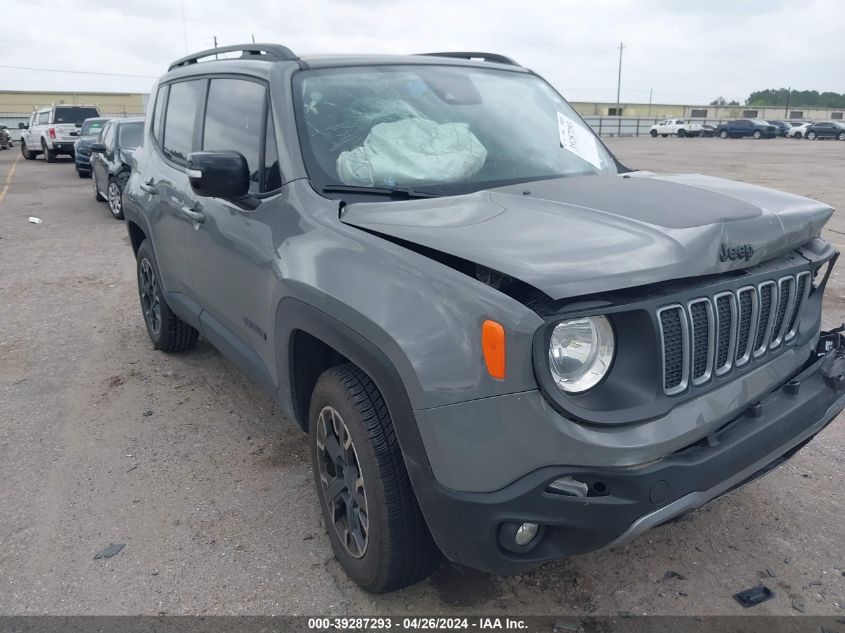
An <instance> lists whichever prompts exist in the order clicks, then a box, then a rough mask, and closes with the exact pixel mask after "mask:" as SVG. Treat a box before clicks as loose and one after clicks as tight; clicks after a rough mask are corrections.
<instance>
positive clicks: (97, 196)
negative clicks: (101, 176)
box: [91, 169, 106, 202]
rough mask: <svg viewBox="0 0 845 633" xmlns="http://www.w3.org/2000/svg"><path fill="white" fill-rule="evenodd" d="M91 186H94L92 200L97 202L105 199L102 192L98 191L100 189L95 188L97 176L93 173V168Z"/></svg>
mask: <svg viewBox="0 0 845 633" xmlns="http://www.w3.org/2000/svg"><path fill="white" fill-rule="evenodd" d="M91 186H93V187H94V200H96V201H97V202H105V201H106V199H105V198H104V197H103V194H101V193H100V190H99V189H98V188H97V177H96V176H95V175H94V170H93V169H92V170H91Z"/></svg>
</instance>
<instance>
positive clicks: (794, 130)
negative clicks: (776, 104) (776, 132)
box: [786, 122, 812, 138]
mask: <svg viewBox="0 0 845 633" xmlns="http://www.w3.org/2000/svg"><path fill="white" fill-rule="evenodd" d="M810 125H812V124H811V123H802V122H795V123H793V124H792V127H791V128H789V132H787V133H786V135H787V136H788V137H789V138H804V137H805V136H807V128H808V127H810Z"/></svg>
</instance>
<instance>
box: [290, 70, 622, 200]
mask: <svg viewBox="0 0 845 633" xmlns="http://www.w3.org/2000/svg"><path fill="white" fill-rule="evenodd" d="M432 60H433V61H432V63H425V64H420V63H418V62H414V63H406V64H403V63H394V62H391V63H384V62H379V63H361V64H343V65H341V64H338V65H326V66H320V67H316V68H307V69H298V70H296V71H295V72H293V73H292V74H291V78H290V82H291V97H290V98H291V102H292V105H293V114H294V122H295V124H296V136H297V147H298V149H299V160H300V162H301V166H302V169H303V172H304V173H305V175H306V179H307V180H308V181H309V184H310V185H311V187H312V189H314V191H315V192H316V193H317V194H318V195H320V196H323V197H326V198H330V199H333V198H334V197H336V195H331V194H330V193H329V192H324V191H323V190H324V188H325V187H331V186H332V185H339V186H343V183H341V182H335V181H334V180H333V179H331V178H325V176H326V175H327V174H325V172H323V170H322V168H321V167H320V164H319V161H318V159H317V157H316V155H315V154H314V152H313V150H312V148H311V144H310V142H308V135H307V129H306V123H305V120H304V112H303V111H302V108H301V105H302V99H301V93H302V82H303V81H304V80H305V79H306V78H307V77H308V76H309V75H322V74H332V72H336V71H339V70H348V71H349V72H355V71H367V70H371V69H373V68H391V69H392V68H397V69H398V68H402V67H409V68H419V67H424V68H429V67H431V68H438V67H440V68H442V67H446V68H451V69H455V68H467V69H470V70H480V71H484V72H496V73H514V74H518V75H523V76H525V75H530V76H531V77H534V78H536V79H538V80H539V81H541V82H543V83H544V84H545V85H546V86H547V87H548V88H549V89H550V90H551V91H552V93H554V94H555V95H556V96H557V97H558V98H559V99H561V101H563V102H564V103H566V104H567V105H568V106H569V108H570V109H571V111H572V114H573V115H574V116H576V117H577V119H578V120H579V121H580V122H581V123H582V124H583V125H584V127H585V128H586V129H588V130H590V132H591V133H592V135H593V137H594V138H595V140H596V142H597V143H598V144H599V145H600V146H601V148H602V149H603V150H604V151H605V152H607V155H608V156H609V157H610V158H611V160H612V161H613V166H614V167H615V169H616V172H617V174H618V175H621V174H624V173H629V172H631V171H633V170H632V169H630V168H628V167H626V166H625V165H624V164H623V163H622V162H621V161H620V160H619V158H618V157H617V156H616V155H615V154H614V153H613V152H612V151H611V150H610V148H609V147H608V146H607V145H606V144H605V142H604V141H603V140H602V138H601V137H600V136H599V135H598V134H597V133H596V132H595V131H594V130H593V128H592V127H591V126H590V125H589V124H588V123H587V122H586V121H585V120H584V117H583V116H581V114H580V113H579V112H578V111H577V110H576V109H575V108H574V107H573V106H572V104H571V103H569V101H568V100H567V99H566V98H565V97H564V96H563V95H562V94H561V93H560V92H559V91H558V90H557V89H556V88H555V87H554V86H553V85H552V84H551V83H549V82H548V81H547V80H546V79H545V78H544V77H542V76H541V75H538V74H537V73H535V72H533V71H532V70H530V69H527V68H524V67H521V66H515V67H508V66H499V65H495V66H491V67H487V66H482V65H478V64H460V63H458V64H455V63H437V61H436V58H432ZM315 167H316V169H317V170H318V171H319V172H320V173H318V174H315V173H313V171H314V168H315ZM584 175H597V174H585V173H573V174H549V175H536V176H531V177H522V178H511V179H503V180H498V181H486V182H476V183H444V184H441V185H436V184H435V185H431V184H427V185H425V186H424V189H425V190H426V194H429V195H430V196H432V197H441V196H458V195H466V194H471V193H476V192H478V191H486V190H490V189H497V188H500V187H506V186H510V185H515V184H520V183H530V182H536V181H539V180H551V179H555V178H567V177H570V176H584ZM453 189H460V190H453ZM353 195H357V194H353ZM361 195H364V194H361ZM384 201H385V202H395V201H396V200H395V199H390V198H387V199H385V200H384Z"/></svg>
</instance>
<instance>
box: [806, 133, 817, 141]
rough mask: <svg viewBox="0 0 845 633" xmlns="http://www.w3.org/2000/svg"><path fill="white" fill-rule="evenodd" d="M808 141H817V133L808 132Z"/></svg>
mask: <svg viewBox="0 0 845 633" xmlns="http://www.w3.org/2000/svg"><path fill="white" fill-rule="evenodd" d="M807 140H808V141H815V140H816V133H815V132H807Z"/></svg>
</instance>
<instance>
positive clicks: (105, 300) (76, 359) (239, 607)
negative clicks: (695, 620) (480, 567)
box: [0, 138, 845, 616]
mask: <svg viewBox="0 0 845 633" xmlns="http://www.w3.org/2000/svg"><path fill="white" fill-rule="evenodd" d="M609 145H610V146H611V148H612V149H613V150H615V151H616V152H617V153H618V155H619V156H620V158H621V159H622V160H623V161H624V162H626V163H628V164H630V165H631V166H634V167H638V168H641V169H653V170H655V171H669V170H674V171H696V172H703V173H709V174H714V175H720V176H727V177H730V178H735V179H738V180H745V181H748V182H754V183H759V184H763V185H769V186H773V187H776V188H780V189H784V190H787V191H792V192H795V193H800V194H804V195H809V196H812V197H817V198H819V199H821V200H824V201H826V202H828V203H830V204H832V205H834V206H838V207H845V187H843V180H842V174H843V173H845V143H837V142H830V141H825V142H819V141H817V142H815V143H811V142H808V141H787V140H774V141H721V140H717V139H651V138H644V139H612V140H611V141H610V142H609ZM3 183H5V185H4V184H3ZM679 210H680V211H682V208H681V209H679ZM28 216H38V217H40V218H42V219H43V221H44V222H43V224H40V225H35V224H30V223H28V222H27V217H28ZM825 237H826V238H827V239H828V240H830V241H832V242H834V243H836V244H837V245H838V246H839V247H840V249H845V216H843V215H842V214H841V213H840V214H838V215H836V216H834V219H833V220H832V222H831V224H830V226H829V229H827V230H826V231H825ZM842 270H843V266H842V265H841V264H840V266H839V272H838V273H837V275H836V276H835V277H834V278H833V280H832V283H831V285H830V287H829V289H828V297H827V304H826V310H827V311H826V321H827V324H828V325H831V324H834V323H838V322H839V321H841V320H842V318H843V314H845V277H843V273H842V272H841V271H842ZM843 466H845V424H843V418H842V417H840V418H839V419H838V420H837V421H836V422H834V423H833V424H832V425H831V426H830V427H828V429H826V430H825V431H824V432H823V433H822V434H821V435H819V436H818V437H817V439H815V440H814V441H813V442H812V443H811V444H810V445H808V446H807V447H806V448H805V449H804V450H803V451H802V452H801V453H800V454H799V455H798V456H797V457H796V458H795V459H794V460H792V461H791V462H790V463H788V464H787V465H786V466H784V467H782V468H781V469H779V470H777V471H776V472H774V473H772V474H770V475H769V476H767V477H765V478H763V479H762V480H759V481H757V482H755V483H754V484H752V485H750V486H748V487H746V488H744V489H742V490H740V491H738V492H736V493H734V494H732V495H730V496H728V497H726V498H723V499H721V500H719V501H717V502H714V503H712V504H711V505H709V506H707V507H705V508H703V509H702V510H700V511H698V512H696V513H694V514H692V515H690V516H688V517H686V518H684V519H683V520H681V521H679V522H676V523H674V524H671V525H667V526H663V527H660V528H657V529H655V530H653V531H651V532H650V533H648V534H646V535H644V536H642V537H640V538H638V539H637V540H635V541H634V542H632V543H630V544H628V545H627V546H625V547H621V548H618V549H616V550H613V551H605V552H600V553H596V554H591V555H586V556H581V557H577V558H575V559H572V560H568V561H564V562H560V563H553V564H548V565H546V566H544V567H542V568H540V569H538V570H536V571H534V572H532V573H527V574H523V575H520V576H514V577H507V578H505V577H497V576H491V575H488V574H483V573H478V572H473V571H470V570H465V569H460V568H456V567H453V566H444V567H443V568H442V569H441V570H440V571H439V572H438V573H437V574H436V575H435V576H434V577H433V578H432V579H431V580H429V581H426V582H423V583H420V584H419V585H417V586H415V587H411V588H409V589H406V590H403V591H399V592H396V593H393V594H390V595H385V596H371V595H368V594H366V593H364V592H362V591H360V590H359V589H358V588H357V587H355V586H354V585H353V584H352V583H350V582H349V581H348V580H347V579H346V577H345V576H344V574H343V572H342V570H341V569H340V567H339V566H338V564H337V563H336V562H335V560H334V558H333V557H332V555H331V550H330V547H329V543H328V539H327V537H326V535H325V531H324V529H323V527H322V525H321V520H320V515H319V511H318V508H317V505H316V502H315V497H314V494H313V492H312V485H313V484H312V481H311V476H310V471H309V466H308V461H307V450H306V438H305V436H304V435H303V434H301V433H300V432H299V431H297V430H296V429H295V428H294V427H293V425H292V424H291V423H290V422H288V421H287V420H285V419H283V418H282V416H281V415H280V414H279V413H278V412H276V411H275V410H274V408H273V405H272V403H271V402H270V401H269V400H268V399H267V398H265V397H264V396H263V395H261V393H260V392H259V391H258V389H257V388H255V387H254V386H253V385H251V384H250V383H249V382H248V381H247V380H246V379H245V378H244V377H243V376H242V375H241V374H240V373H239V372H238V371H237V370H236V369H235V368H234V367H233V366H232V365H231V364H229V363H228V362H227V361H226V360H225V359H224V358H222V357H221V356H220V354H218V353H217V352H216V351H215V350H214V349H213V348H212V347H211V346H210V345H209V344H208V343H207V342H205V341H204V340H202V339H200V343H199V345H198V347H197V349H196V350H195V351H193V352H192V353H189V354H185V355H179V356H167V355H164V354H161V353H158V352H156V351H154V350H153V349H152V347H151V345H150V342H149V340H148V339H147V335H146V332H145V331H144V327H143V324H142V321H141V317H140V312H139V308H138V299H137V294H136V290H135V278H134V261H133V258H132V252H131V250H130V247H129V243H128V238H127V235H126V230H125V228H124V226H123V223H121V222H116V221H115V220H113V219H112V218H111V217H110V216H109V213H108V211H107V209H106V207H105V205H104V204H103V203H97V202H95V201H94V199H93V193H92V188H91V182H90V180H79V179H78V178H77V177H76V173H75V172H74V170H73V167H72V163H71V162H70V161H69V160H68V159H64V160H62V159H59V161H58V163H57V164H55V165H48V164H46V163H45V162H44V161H43V160H42V159H38V160H36V161H24V160H22V159H19V153H18V152H17V151H12V152H9V151H6V152H0V482H2V483H0V507H2V508H3V511H2V512H0V614H44V613H46V614H159V613H167V614H316V615H351V614H387V613H396V614H398V613H403V614H406V613H427V614H459V613H488V614H489V613H503V614H515V613H519V614H526V615H527V614H544V615H545V614H550V613H561V614H564V613H565V614H572V615H583V614H594V615H617V614H620V613H625V612H628V613H649V614H738V613H741V612H743V610H742V609H741V608H740V607H739V605H738V604H737V603H736V602H735V601H734V600H733V598H732V597H731V596H732V594H733V593H735V592H737V591H739V590H742V589H745V588H747V587H751V586H753V585H756V584H757V583H758V582H760V580H761V579H762V580H763V582H764V583H765V584H766V585H767V586H769V587H771V588H772V589H773V590H774V591H775V593H776V598H775V599H773V600H771V601H769V602H767V603H765V604H763V605H760V606H758V607H756V608H755V609H754V610H753V612H754V613H756V614H790V613H792V614H798V611H797V610H796V609H795V608H794V607H793V602H794V601H795V600H794V599H797V600H800V601H801V602H802V603H803V608H804V610H805V611H806V613H808V614H817V615H837V616H845V521H843V514H842V508H843V507H845V487H843V485H842V472H843ZM111 543H125V544H126V546H125V548H124V549H123V550H122V551H121V552H120V553H119V554H117V555H116V556H114V557H112V558H109V559H100V560H95V559H94V554H95V553H97V552H98V551H99V550H101V549H103V548H105V547H106V546H108V545H109V544H111ZM670 571H674V572H676V573H677V574H678V576H679V577H669V578H665V576H666V574H667V572H670ZM670 576H671V575H670ZM801 602H799V604H801Z"/></svg>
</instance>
